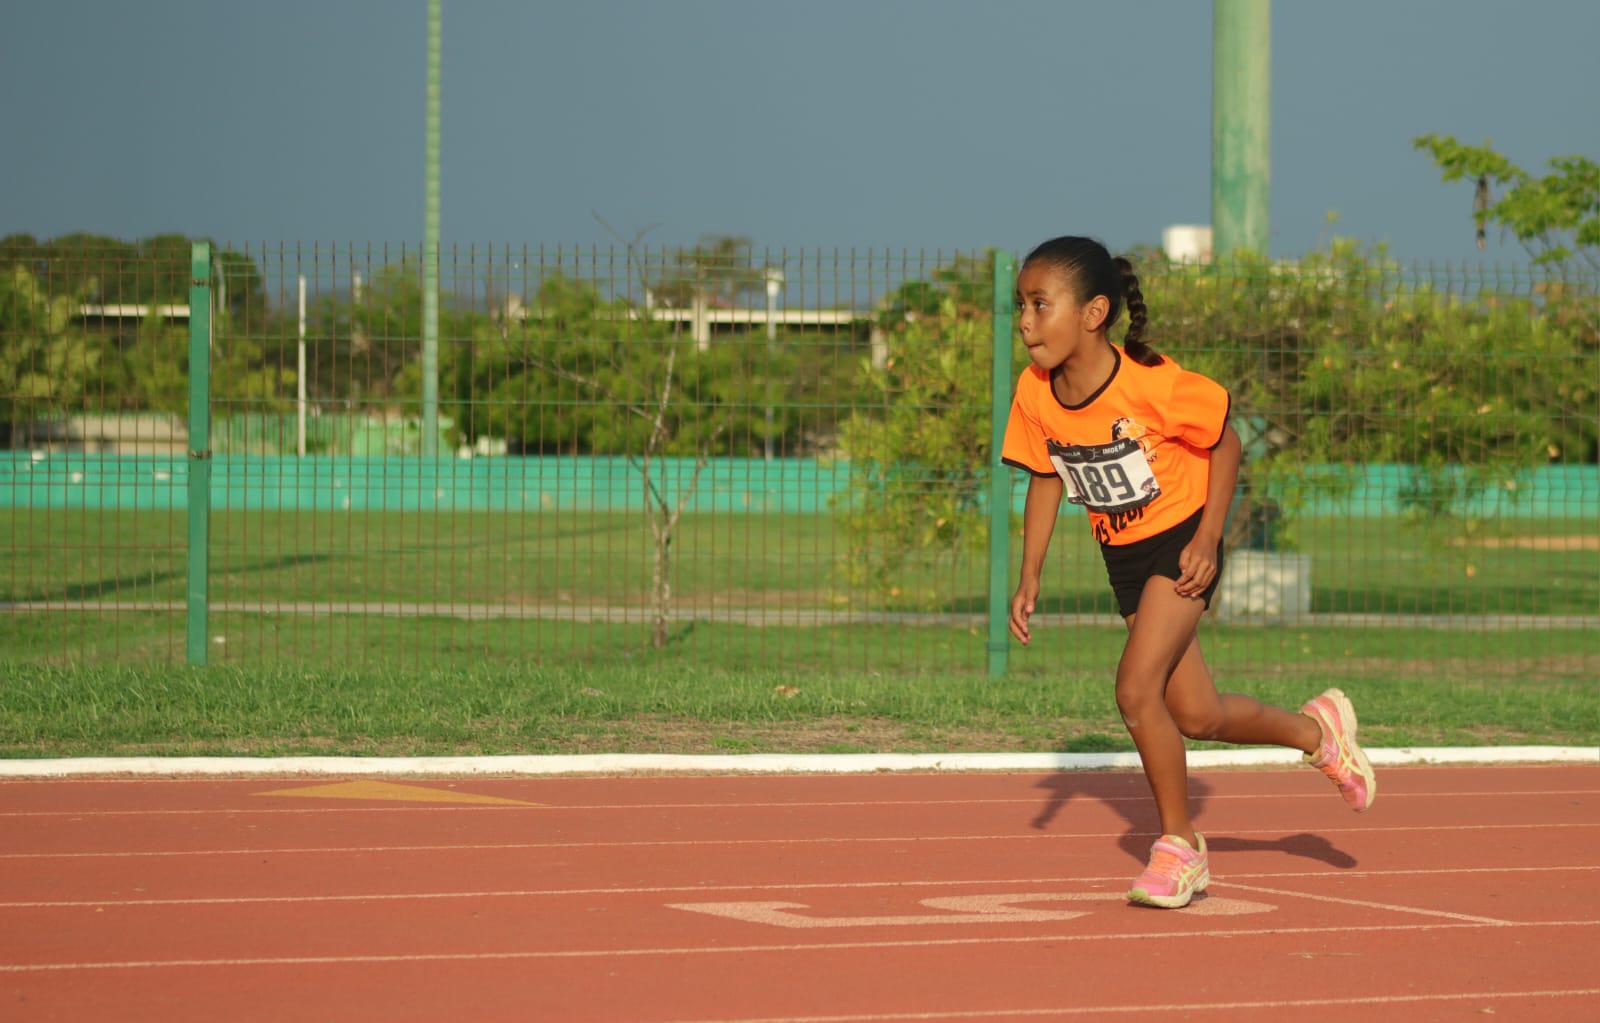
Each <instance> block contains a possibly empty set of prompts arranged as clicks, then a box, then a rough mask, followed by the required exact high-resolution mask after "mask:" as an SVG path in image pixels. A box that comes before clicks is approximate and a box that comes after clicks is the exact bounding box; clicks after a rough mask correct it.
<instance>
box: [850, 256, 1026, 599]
mask: <svg viewBox="0 0 1600 1023" xmlns="http://www.w3.org/2000/svg"><path fill="white" fill-rule="evenodd" d="M992 265H993V256H992V254H986V255H984V256H961V257H957V258H956V259H954V260H952V261H951V262H950V263H948V264H946V265H944V266H942V267H939V268H937V269H936V270H935V271H934V272H933V273H932V275H931V276H930V279H929V280H926V281H908V282H906V283H905V284H903V285H901V286H900V287H899V288H898V289H896V290H895V291H894V292H893V293H892V294H890V295H889V296H888V298H887V299H886V300H885V302H884V304H883V308H882V310H881V312H880V314H879V328H880V330H882V331H883V333H884V335H885V339H886V344H887V349H888V351H887V355H886V357H885V358H884V359H883V361H882V364H881V365H875V364H874V363H873V362H872V361H871V360H870V359H867V358H865V357H863V358H862V359H861V360H860V361H859V363H858V371H859V374H860V378H861V380H862V381H863V384H862V387H863V389H864V390H865V392H866V400H864V401H863V402H862V407H860V408H858V409H857V410H856V411H854V412H852V413H851V414H850V415H849V416H848V417H847V418H846V419H845V420H844V422H843V423H842V424H841V426H840V433H839V446H840V449H841V451H842V453H843V454H844V455H845V456H846V457H847V458H849V460H850V474H851V489H850V491H849V493H848V495H847V496H846V497H845V498H844V499H842V501H841V502H840V508H839V510H840V512H841V514H842V516H843V523H844V526H845V529H846V530H847V532H848V534H849V535H850V537H851V540H852V543H851V547H852V549H853V553H852V556H851V558H850V559H849V561H848V562H847V563H846V564H845V566H844V567H845V569H846V571H847V573H848V574H849V575H851V576H852V577H853V578H854V581H856V582H867V581H870V582H872V583H874V584H876V585H878V586H880V587H883V588H885V589H887V590H891V592H892V590H893V589H899V587H898V586H893V585H892V584H894V583H895V582H896V580H897V579H898V578H899V577H900V570H901V569H902V567H904V565H905V563H906V560H907V558H908V557H910V556H912V555H914V554H915V553H917V552H926V551H933V550H939V549H945V550H948V549H950V548H951V547H952V546H959V545H969V546H970V545H974V544H977V543H979V542H981V541H982V538H983V536H984V532H983V521H984V516H983V514H982V501H983V499H984V494H985V493H986V490H987V487H988V476H987V471H986V470H987V465H988V462H987V458H988V451H989V377H990V373H989V360H990V336H991V333H992V329H993V328H992V320H991V309H992V296H993V293H994V283H993V276H992V269H991V267H992ZM1014 348H1015V352H1014V357H1020V352H1021V346H1020V344H1016V345H1014ZM919 596H926V595H919V594H915V593H912V594H907V597H908V598H909V599H911V600H913V601H914V600H916V599H918V598H919Z"/></svg>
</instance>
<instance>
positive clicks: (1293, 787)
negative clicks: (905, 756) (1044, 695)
mask: <svg viewBox="0 0 1600 1023" xmlns="http://www.w3.org/2000/svg"><path fill="white" fill-rule="evenodd" d="M1381 781H1382V789H1381V790H1380V797H1379V799H1378V802H1377V804H1376V806H1375V807H1374V809H1373V810H1372V811H1371V812H1370V813H1367V814H1364V815H1360V816H1357V815H1355V814H1352V813H1350V812H1349V811H1348V810H1347V809H1346V808H1345V807H1344V804H1343V803H1342V802H1341V801H1340V800H1339V798H1338V796H1337V794H1336V793H1335V792H1334V791H1333V790H1332V788H1331V787H1330V786H1329V785H1328V784H1327V782H1326V781H1325V780H1323V778H1322V777H1321V776H1320V775H1318V774H1316V773H1314V772H1311V771H1304V770H1301V771H1238V772H1211V773H1207V774H1201V775H1196V776H1194V777H1193V778H1192V779H1191V787H1192V792H1193V802H1194V808H1195V812H1196V814H1197V816H1196V822H1197V825H1198V826H1199V828H1200V829H1201V830H1202V831H1204V832H1205V834H1206V836H1207V839H1208V841H1209V843H1210V847H1211V850H1212V860H1211V868H1212V873H1213V877H1214V881H1213V884H1212V886H1211V889H1210V891H1209V893H1208V894H1207V896H1206V897H1205V898H1204V899H1201V900H1199V901H1197V902H1196V903H1195V904H1194V905H1193V906H1192V907H1191V908H1189V909H1185V910H1181V911H1162V910H1151V909H1143V908H1137V907H1132V906H1128V905H1126V904H1125V903H1124V902H1123V901H1122V900H1121V898H1120V893H1121V892H1122V891H1124V890H1125V888H1126V886H1127V882H1128V880H1129V879H1130V878H1131V877H1132V876H1133V875H1134V874H1135V873H1137V872H1138V870H1139V868H1140V866H1141V863H1142V859H1143V857H1144V855H1145V852H1146V850H1147V849H1148V847H1149V844H1150V842H1151V840H1152V839H1153V837H1154V831H1153V829H1154V827H1155V821H1154V817H1153V815H1152V812H1151V811H1152V806H1151V802H1150V799H1149V796H1148V793H1147V790H1146V787H1145V782H1144V779H1143V777H1142V776H1141V775H1139V774H1136V773H1135V774H1126V773H1118V774H1108V773H1082V774H1074V773H1058V774H1045V775H1040V774H920V775H872V776H849V777H831V776H830V777H813V776H807V777H770V776H764V777H729V776H724V777H699V778H683V777H646V778H559V779H549V778H546V779H527V778H522V779H484V778H472V779H454V780H437V779H435V780H414V779H406V780H404V784H406V785H409V786H413V787H418V788H421V789H423V790H424V791H421V792H412V793H408V792H406V791H403V790H396V789H395V788H394V787H393V786H394V784H395V783H393V782H374V781H368V782H366V783H363V784H362V785H358V786H357V787H356V788H354V789H348V790H341V791H343V793H344V795H345V796H346V797H350V796H354V797H356V798H312V797H311V796H308V795H306V794H304V793H295V792H293V791H292V790H304V789H317V788H320V787H322V786H326V785H328V784H330V781H329V779H304V778H301V779H282V778H279V779H263V778H247V779H225V780H214V779H208V780H187V779H185V780H154V781H153V780H65V781H10V782H4V783H0V1019H5V1020H96V1021H99V1020H172V1021H178V1020H206V1021H215V1020H229V1021H235V1020H275V1021H276V1020H340V1021H357V1023H359V1021H367V1020H383V1021H396V1020H473V1021H477V1020H519V1021H524V1020H540V1021H560V1023H567V1021H572V1023H582V1021H613V1023H687V1021H713V1020H715V1021H738V1023H754V1021H757V1020H760V1021H778V1020H782V1021H802V1020H805V1021H822V1020H826V1021H829V1023H845V1021H891V1020H893V1021H899V1020H950V1021H985V1023H989V1021H1009V1020H1018V1021H1021V1020H1040V1019H1073V1020H1077V1019H1102V1018H1103V1019H1117V1020H1129V1019H1161V1020H1169V1019H1175V1018H1177V1019H1209V1020H1233V1019H1244V1020H1253V1019H1261V1020H1268V1019H1282V1018H1284V1017H1285V1015H1286V1014H1288V1013H1294V1014H1296V1015H1300V1016H1302V1017H1309V1016H1311V1015H1315V1016H1318V1017H1321V1018H1327V1017H1328V1016H1329V1015H1331V1014H1333V1013H1339V1014H1342V1015H1343V1018H1347V1019H1359V1020H1407V1021H1411V1020H1426V1019H1482V1018H1483V1017H1484V1015H1486V1014H1493V1016H1494V1017H1495V1018H1497V1019H1507V1018H1510V1019H1561V1020H1568V1019H1600V966H1597V965H1596V964H1597V961H1600V960H1597V957H1596V955H1595V952H1594V950H1595V949H1596V948H1597V947H1600V765H1596V766H1587V765H1583V766H1562V767H1512V768H1465V767H1452V768H1394V769H1388V770H1385V771H1384V772H1383V774H1382V778H1381ZM284 790H291V791H290V792H289V794H272V793H283V792H284ZM405 795H413V796H416V797H417V801H412V800H406V801H399V800H397V799H395V798H379V797H382V796H391V797H394V796H405ZM463 796H492V797H500V798H502V799H510V800H519V801H523V802H525V803H531V804H537V805H518V804H509V803H499V804H478V803H461V802H446V801H443V800H449V799H452V798H454V799H459V798H461V797H463Z"/></svg>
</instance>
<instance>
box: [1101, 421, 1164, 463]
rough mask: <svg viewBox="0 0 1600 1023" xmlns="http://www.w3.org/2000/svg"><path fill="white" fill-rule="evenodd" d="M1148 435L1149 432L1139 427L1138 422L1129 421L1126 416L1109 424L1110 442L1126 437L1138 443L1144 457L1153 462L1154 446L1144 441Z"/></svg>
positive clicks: (1154, 457)
mask: <svg viewBox="0 0 1600 1023" xmlns="http://www.w3.org/2000/svg"><path fill="white" fill-rule="evenodd" d="M1149 433H1150V431H1149V430H1146V429H1145V428H1144V427H1143V426H1140V425H1139V424H1138V422H1136V421H1134V420H1132V419H1129V418H1128V417H1127V416H1123V417H1122V418H1121V419H1118V420H1117V421H1116V422H1114V423H1112V424H1111V439H1112V440H1122V439H1123V438H1124V437H1127V438H1130V439H1132V440H1136V441H1138V442H1139V447H1140V448H1142V449H1143V450H1144V457H1145V458H1147V459H1149V460H1150V461H1152V462H1154V461H1155V460H1156V457H1157V455H1156V452H1155V445H1153V444H1151V443H1150V442H1149V441H1148V440H1146V439H1145V438H1146V437H1147V436H1148V435H1149Z"/></svg>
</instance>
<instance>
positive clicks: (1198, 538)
mask: <svg viewBox="0 0 1600 1023" xmlns="http://www.w3.org/2000/svg"><path fill="white" fill-rule="evenodd" d="M1243 453H1244V448H1243V446H1242V445H1241V444H1240V443H1239V435H1238V434H1237V433H1235V432H1234V431H1233V424H1232V423H1228V424H1227V425H1226V426H1224V427H1223V428H1222V439H1221V440H1220V441H1218V442H1217V446H1216V447H1214V448H1212V449H1211V474H1210V478H1209V480H1208V481H1207V483H1206V507H1205V511H1203V512H1201V513H1200V526H1199V528H1198V529H1196V530H1195V534H1194V539H1193V540H1191V541H1189V545H1188V546H1187V547H1185V548H1184V549H1183V553H1181V554H1179V555H1178V568H1179V570H1180V571H1181V572H1182V576H1181V577H1180V578H1179V579H1178V582H1177V589H1178V594H1179V595H1180V596H1184V597H1194V596H1199V595H1200V594H1201V593H1203V592H1205V588H1206V587H1207V586H1210V585H1211V580H1213V579H1215V578H1216V577H1217V545H1218V544H1220V543H1221V542H1222V526H1223V524H1224V523H1225V522H1227V521H1228V505H1230V504H1232V503H1233V488H1234V484H1235V483H1237V482H1238V479H1239V460H1240V458H1242V457H1243Z"/></svg>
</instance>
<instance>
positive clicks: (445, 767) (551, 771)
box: [0, 746, 1600, 778]
mask: <svg viewBox="0 0 1600 1023" xmlns="http://www.w3.org/2000/svg"><path fill="white" fill-rule="evenodd" d="M1367 756H1368V757H1369V758H1370V759H1371V760H1372V762H1373V763H1374V764H1378V765H1381V766H1385V767H1393V766H1398V765H1403V764H1527V763H1569V764H1571V763H1577V764H1600V749H1597V748H1595V747H1591V746H1418V747H1396V748H1393V749H1369V750H1367ZM1299 761H1300V754H1299V753H1298V752H1297V751H1295V750H1290V749H1279V748H1269V749H1257V748H1250V749H1228V750H1192V751H1190V753H1189V766H1190V767H1191V768H1215V767H1263V766H1273V765H1290V764H1296V763H1299ZM1138 767H1139V755H1138V754H1137V753H861V754H855V753H847V754H831V753H829V754H785V753H744V754H720V755H707V756H698V755H672V754H652V753H617V754H594V755H582V756H496V757H73V758H63V759H58V760H21V759H19V760H0V778H65V777H71V776H79V775H108V774H115V775H159V776H166V777H173V776H178V775H196V776H203V775H241V774H244V775H263V774H271V775H279V774H322V775H386V774H387V775H400V774H403V775H444V774H452V775H469V774H512V775H561V774H634V773H646V772H684V773H702V774H709V773H715V772H740V773H749V774H867V773H874V772H879V771H1082V770H1102V769H1106V768H1125V769H1137V768H1138Z"/></svg>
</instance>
